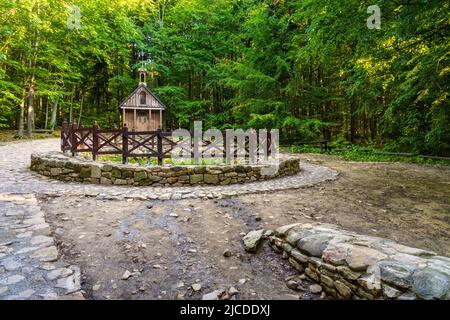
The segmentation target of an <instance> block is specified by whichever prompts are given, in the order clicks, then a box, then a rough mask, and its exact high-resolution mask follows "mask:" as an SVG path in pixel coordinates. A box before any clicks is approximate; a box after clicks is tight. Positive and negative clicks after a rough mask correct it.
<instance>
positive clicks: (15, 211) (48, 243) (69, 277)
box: [0, 194, 83, 300]
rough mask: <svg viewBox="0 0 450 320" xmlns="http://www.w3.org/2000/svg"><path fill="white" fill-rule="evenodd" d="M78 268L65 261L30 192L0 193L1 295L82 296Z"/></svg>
mask: <svg viewBox="0 0 450 320" xmlns="http://www.w3.org/2000/svg"><path fill="white" fill-rule="evenodd" d="M80 276H81V274H80V269H79V268H78V267H77V266H71V265H67V264H65V263H64V261H62V259H60V258H59V257H58V250H57V248H56V245H55V243H54V240H53V237H52V236H51V231H50V226H49V225H48V224H47V223H46V222H45V218H44V213H43V212H42V211H41V209H40V207H39V205H38V202H37V199H36V197H35V196H34V195H32V194H23V195H10V194H0V299H6V300H22V299H33V300H34V299H58V298H60V297H63V298H64V299H67V298H82V297H83V295H82V293H81V291H80V290H81V286H80Z"/></svg>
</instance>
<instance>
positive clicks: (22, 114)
mask: <svg viewBox="0 0 450 320" xmlns="http://www.w3.org/2000/svg"><path fill="white" fill-rule="evenodd" d="M24 117H25V99H22V101H21V102H20V118H19V128H17V137H18V138H23V125H24V121H23V120H24V119H23V118H24Z"/></svg>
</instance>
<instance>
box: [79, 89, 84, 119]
mask: <svg viewBox="0 0 450 320" xmlns="http://www.w3.org/2000/svg"><path fill="white" fill-rule="evenodd" d="M83 99H84V96H83V95H82V96H81V100H80V115H79V116H78V124H81V115H82V114H83Z"/></svg>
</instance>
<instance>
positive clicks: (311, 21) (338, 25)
mask: <svg viewBox="0 0 450 320" xmlns="http://www.w3.org/2000/svg"><path fill="white" fill-rule="evenodd" d="M373 4H378V5H379V6H380V8H381V13H382V16H381V29H380V30H370V29H369V28H368V27H367V26H366V20H367V18H368V17H369V14H368V13H367V8H368V6H370V5H373ZM76 5H77V6H79V7H80V11H81V15H82V19H81V21H80V23H81V29H79V30H74V29H70V28H68V26H67V19H68V18H69V16H70V15H71V13H70V12H69V10H68V7H67V5H66V4H65V3H64V2H61V1H57V0H25V1H13V0H0V127H11V128H12V127H15V128H17V127H18V125H19V119H20V113H21V112H20V111H21V106H22V111H24V114H25V116H26V115H27V110H28V106H29V104H30V99H29V98H30V96H32V97H34V102H31V103H34V118H35V125H36V127H38V128H42V127H44V126H45V123H47V126H49V118H50V115H51V113H52V110H53V105H54V102H55V101H58V103H59V104H58V110H57V123H59V124H60V123H61V122H62V120H63V119H64V118H66V119H69V118H71V119H72V120H78V119H80V120H81V122H82V123H83V124H85V125H90V124H92V123H93V122H94V121H98V122H99V123H100V125H101V126H103V127H107V126H111V125H112V124H114V123H119V121H120V119H119V117H120V115H119V112H118V106H119V104H120V103H121V101H123V99H124V98H126V97H127V96H128V94H129V93H130V92H131V91H132V90H133V89H134V88H135V86H136V85H137V72H136V70H137V69H138V68H139V67H140V65H141V60H142V57H141V56H140V53H141V51H142V52H144V55H145V57H144V60H145V64H146V66H147V67H148V68H149V69H150V70H151V73H152V77H150V78H149V79H148V81H147V82H148V86H149V87H150V88H151V89H152V90H153V91H154V92H155V93H156V94H158V95H159V96H160V98H161V100H162V101H163V102H164V103H165V104H166V105H167V106H168V110H167V113H166V116H165V127H166V129H175V128H179V127H184V128H190V127H191V126H192V123H193V121H195V120H202V121H203V122H204V127H205V128H210V127H217V128H219V129H226V128H237V127H243V128H250V127H254V128H257V129H259V128H268V129H271V128H279V129H280V132H281V138H282V140H297V141H300V140H302V141H307V140H318V139H321V140H322V139H326V140H332V141H334V143H335V144H336V145H339V146H340V145H343V146H344V145H348V141H351V142H352V143H356V144H371V145H375V146H377V147H384V148H385V149H386V150H392V151H401V152H412V153H417V154H433V155H444V156H450V106H449V92H450V81H449V75H450V67H449V65H450V63H449V62H450V41H449V30H450V29H449V28H448V21H449V12H450V10H449V9H450V8H449V2H448V1H447V2H445V1H440V0H424V1H422V0H412V1H406V2H402V3H399V2H396V1H376V2H375V3H374V2H373V1H368V0H364V1H356V0H346V1H328V0H283V1H272V0H261V1H254V0H215V1H210V0H112V1H111V0H108V1H106V0H98V1H87V0H78V1H76ZM32 87H34V89H35V91H34V92H32V90H31V88H32ZM32 116H33V114H32Z"/></svg>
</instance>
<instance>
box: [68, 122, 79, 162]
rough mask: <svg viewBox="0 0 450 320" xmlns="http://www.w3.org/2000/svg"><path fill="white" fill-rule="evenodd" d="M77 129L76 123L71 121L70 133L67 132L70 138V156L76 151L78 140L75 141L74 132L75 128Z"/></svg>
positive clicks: (73, 155)
mask: <svg viewBox="0 0 450 320" xmlns="http://www.w3.org/2000/svg"><path fill="white" fill-rule="evenodd" d="M77 129H78V125H77V123H76V122H73V123H72V128H71V130H70V134H69V139H70V147H71V151H72V157H75V155H76V152H77V147H78V142H77V135H76V133H75V130H77Z"/></svg>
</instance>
